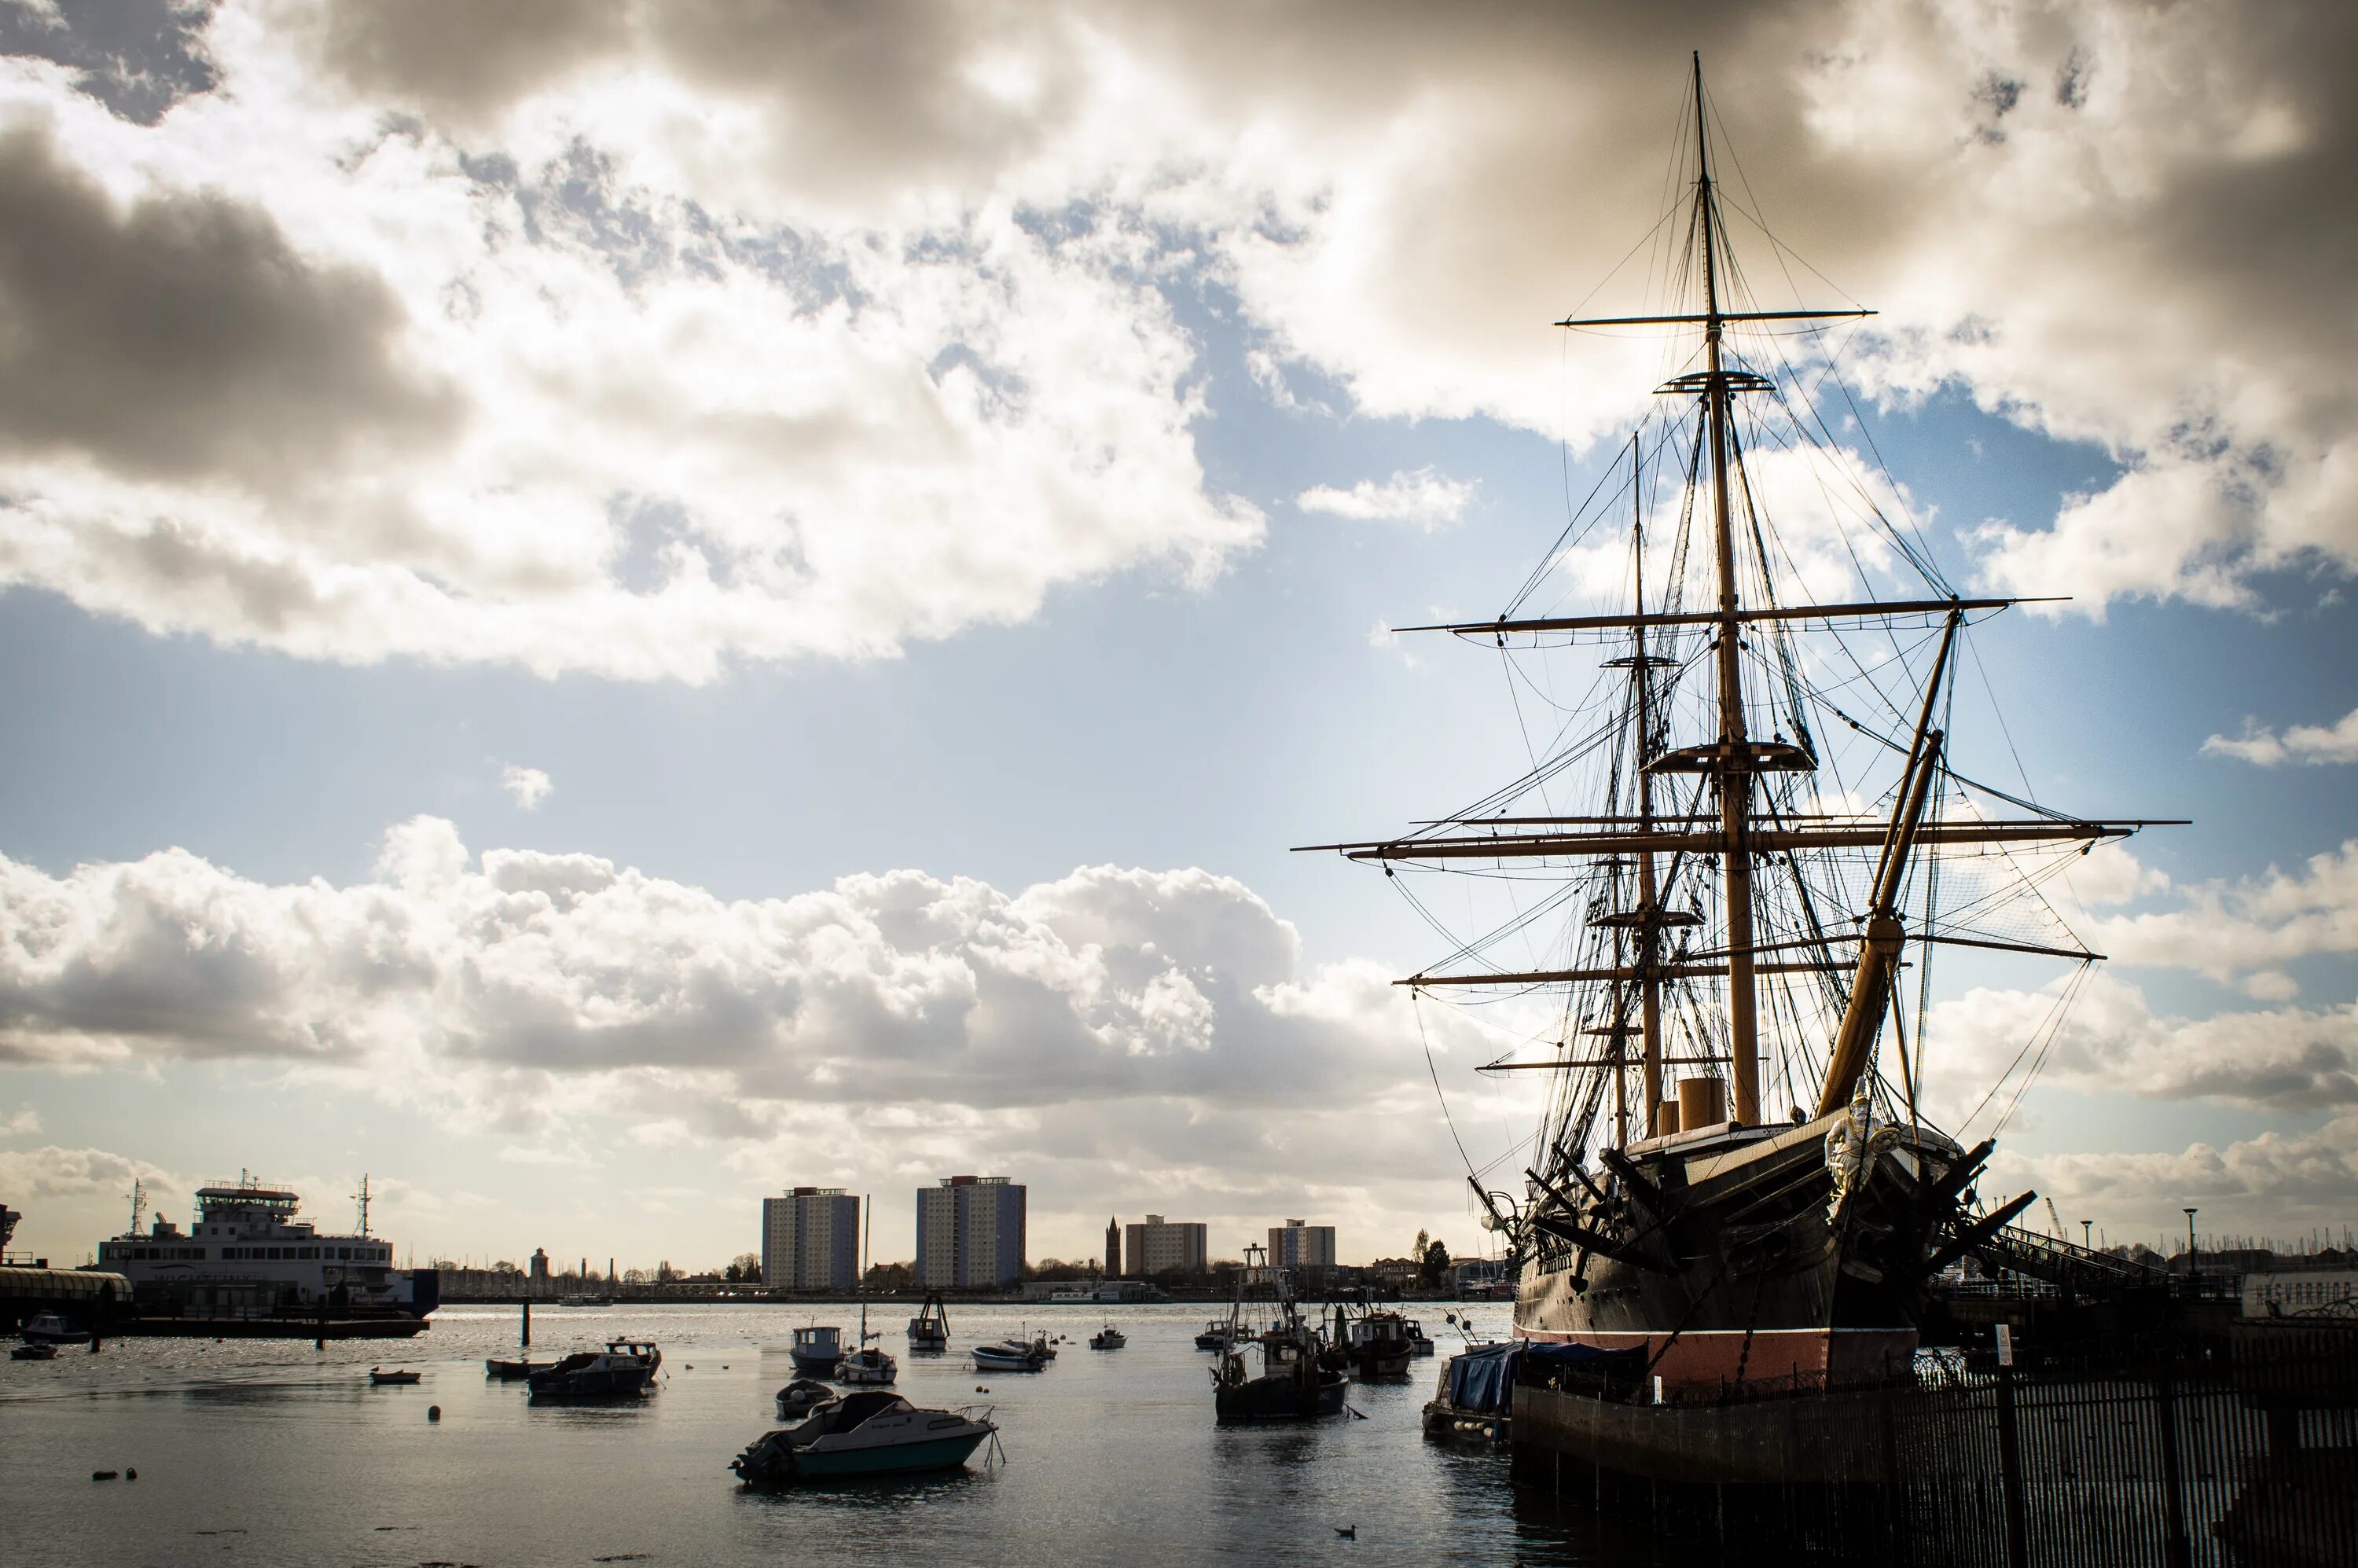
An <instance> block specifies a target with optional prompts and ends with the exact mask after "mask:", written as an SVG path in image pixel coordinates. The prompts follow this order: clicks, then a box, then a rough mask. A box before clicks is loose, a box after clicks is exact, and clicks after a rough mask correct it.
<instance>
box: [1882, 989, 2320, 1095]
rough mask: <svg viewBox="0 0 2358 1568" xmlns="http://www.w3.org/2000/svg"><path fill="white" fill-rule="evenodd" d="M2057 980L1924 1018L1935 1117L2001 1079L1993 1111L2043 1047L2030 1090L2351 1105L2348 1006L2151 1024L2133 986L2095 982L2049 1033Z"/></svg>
mask: <svg viewBox="0 0 2358 1568" xmlns="http://www.w3.org/2000/svg"><path fill="white" fill-rule="evenodd" d="M2066 983H2067V982H2063V981H2058V982H2056V983H2054V984H2052V985H2050V986H2046V987H2043V988H2041V989H2038V990H2031V991H2022V990H2000V989H1985V988H1977V989H1974V990H1971V991H1968V992H1966V993H1965V994H1964V995H1963V996H1962V997H1958V998H1955V999H1953V1000H1949V1001H1945V1002H1942V1003H1941V1004H1939V1005H1938V1006H1937V1007H1936V1008H1935V1009H1934V1010H1933V1016H1932V1018H1931V1022H1930V1026H1929V1029H1928V1033H1927V1038H1928V1039H1929V1040H1930V1041H1931V1052H1930V1055H1929V1058H1928V1060H1929V1065H1928V1066H1927V1068H1926V1073H1925V1076H1926V1079H1927V1082H1928V1084H1930V1085H1931V1087H1932V1097H1931V1098H1932V1100H1933V1102H1934V1103H1936V1105H1937V1108H1938V1112H1939V1114H1940V1115H1941V1116H1942V1117H1943V1118H1945V1119H1947V1120H1948V1121H1950V1122H1951V1123H1952V1124H1953V1123H1955V1122H1957V1121H1959V1120H1962V1119H1963V1116H1964V1114H1965V1113H1966V1112H1967V1111H1969V1110H1970V1109H1971V1108H1973V1106H1974V1104H1975V1103H1977V1102H1978V1101H1980V1099H1981V1098H1982V1095H1983V1093H1984V1091H1985V1090H1986V1089H1988V1088H1989V1087H1990V1086H1991V1085H1992V1084H1994V1083H1998V1082H1999V1081H2000V1080H2001V1079H2004V1080H2005V1082H2006V1087H2005V1088H2003V1089H2002V1090H2001V1092H2000V1093H1999V1094H1998V1095H1997V1096H1996V1098H1995V1100H1994V1101H1993V1102H1992V1103H1993V1105H1994V1107H1995V1108H1996V1109H1998V1110H2003V1109H2004V1108H2005V1107H2006V1105H2007V1104H2008V1103H2010V1101H2011V1099H2012V1097H2013V1095H2014V1092H2015V1089H2016V1087H2018V1085H2019V1081H2020V1080H2019V1077H2018V1076H2016V1075H2018V1074H2019V1073H2020V1072H2022V1071H2025V1070H2027V1069H2028V1066H2029V1065H2030V1062H2029V1060H2028V1057H2026V1055H2025V1050H2026V1046H2027V1045H2028V1046H2029V1047H2030V1048H2031V1054H2033V1055H2035V1054H2037V1052H2038V1049H2039V1047H2040V1046H2042V1045H2043V1046H2044V1050H2045V1054H2044V1059H2043V1063H2042V1065H2041V1066H2040V1070H2039V1078H2038V1081H2039V1083H2041V1084H2045V1085H2050V1086H2054V1087H2062V1088H2069V1089H2074V1090H2078V1091H2080V1092H2082V1093H2087V1094H2097V1095H2115V1094H2131V1095H2138V1096H2143V1097H2147V1098H2155V1099H2214V1100H2221V1101H2224V1102H2227V1103H2229V1104H2234V1105H2244V1106H2253V1107H2259V1108H2268V1109H2275V1110H2293V1111H2305V1110H2315V1109H2318V1108H2325V1107H2334V1106H2353V1107H2358V1003H2345V1004H2342V1005H2341V1006H2337V1007H2324V1008H2306V1009H2305V1008H2293V1007H2279V1008H2272V1009H2269V1010H2266V1011H2255V1012H2221V1013H2217V1014H2214V1015H2212V1016H2211V1017H2208V1018H2193V1019H2189V1018H2170V1017H2161V1016H2158V1015H2156V1014H2155V1013H2154V1012H2153V1011H2152V1010H2151V1009H2150V1008H2149V1007H2148V1006H2147V1002H2146V999H2145V995H2144V993H2143V992H2141V991H2140V990H2138V989H2137V988H2136V987H2135V986H2133V985H2130V984H2128V983H2126V982H2125V981H2123V980H2120V979H2115V978H2113V977H2111V976H2108V975H2101V974H2100V975H2097V976H2094V977H2093V978H2092V979H2088V980H2087V981H2086V982H2085V984H2084V985H2083V986H2082V989H2080V992H2079V994H2078V996H2077V998H2076V999H2075V1000H2073V1002H2072V1004H2071V1009H2070V1011H2069V1012H2068V1013H2066V1014H2065V1016H2064V1018H2063V1022H2062V1023H2061V1027H2058V1028H2052V1031H2051V1035H2050V1021H2051V1018H2052V1015H2053V1011H2054V1009H2055V1006H2056V1003H2057V1000H2058V999H2059V996H2060V994H2061V991H2062V989H2063V987H2064V985H2065V984H2066ZM1984 1125H1986V1123H1984Z"/></svg>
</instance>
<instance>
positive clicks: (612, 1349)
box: [525, 1339, 663, 1400]
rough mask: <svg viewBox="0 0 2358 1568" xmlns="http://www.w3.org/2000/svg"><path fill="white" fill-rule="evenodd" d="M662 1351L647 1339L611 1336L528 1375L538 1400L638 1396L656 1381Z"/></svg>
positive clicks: (527, 1378)
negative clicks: (601, 1345)
mask: <svg viewBox="0 0 2358 1568" xmlns="http://www.w3.org/2000/svg"><path fill="white" fill-rule="evenodd" d="M662 1365H663V1352H662V1351H661V1350H660V1349H658V1348H657V1347H656V1346H654V1343H653V1342H651V1341H648V1340H644V1339H610V1340H608V1341H607V1342H606V1348H604V1349H603V1350H577V1351H575V1352H574V1353H573V1354H572V1355H570V1356H568V1357H565V1358H564V1359H563V1360H561V1361H555V1362H551V1363H550V1364H549V1365H547V1366H546V1367H535V1368H533V1370H532V1371H531V1372H529V1373H527V1374H525V1381H526V1382H528V1383H530V1384H531V1385H532V1397H533V1398H534V1399H535V1400H612V1399H636V1398H637V1397H639V1396H640V1395H641V1394H644V1393H645V1392H646V1391H647V1390H648V1389H649V1387H650V1386H651V1385H652V1384H653V1383H654V1379H655V1371H656V1369H657V1368H660V1367H662Z"/></svg>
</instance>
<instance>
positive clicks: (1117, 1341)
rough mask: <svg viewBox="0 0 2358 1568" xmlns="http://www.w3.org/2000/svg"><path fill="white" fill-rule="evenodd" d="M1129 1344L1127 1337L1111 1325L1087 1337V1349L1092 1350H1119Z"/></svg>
mask: <svg viewBox="0 0 2358 1568" xmlns="http://www.w3.org/2000/svg"><path fill="white" fill-rule="evenodd" d="M1129 1343H1130V1339H1129V1337H1128V1336H1126V1335H1124V1334H1123V1333H1122V1331H1121V1330H1120V1329H1119V1328H1116V1327H1115V1326H1114V1325H1111V1324H1107V1325H1105V1326H1104V1327H1103V1328H1100V1329H1098V1331H1097V1332H1096V1333H1095V1334H1092V1335H1090V1336H1089V1348H1090V1349H1092V1350H1119V1349H1120V1348H1121V1347H1122V1346H1125V1345H1127V1344H1129Z"/></svg>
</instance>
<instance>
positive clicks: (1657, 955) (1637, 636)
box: [1629, 435, 1662, 1138]
mask: <svg viewBox="0 0 2358 1568" xmlns="http://www.w3.org/2000/svg"><path fill="white" fill-rule="evenodd" d="M1643 477H1644V476H1643V474H1642V472H1641V470H1640V466H1639V458H1638V438H1637V437H1636V436H1634V435H1632V436H1631V437H1630V438H1629V541H1630V553H1631V555H1632V557H1634V558H1635V561H1636V565H1637V579H1638V598H1637V604H1636V609H1637V611H1638V613H1639V614H1640V615H1643V614H1644V613H1645V612H1646V510H1645V500H1644V495H1643V492H1642V490H1641V488H1640V484H1641V481H1642V479H1643ZM1633 638H1634V648H1635V655H1636V656H1635V659H1634V661H1633V662H1634V664H1635V666H1636V667H1635V668H1634V669H1633V670H1632V672H1631V674H1632V676H1634V677H1635V679H1636V681H1637V683H1638V744H1637V759H1638V822H1639V831H1641V832H1648V831H1651V830H1652V828H1653V826H1654V775H1653V774H1652V773H1649V772H1647V764H1648V763H1649V762H1652V761H1653V760H1654V758H1653V747H1654V682H1653V671H1652V669H1651V667H1650V665H1649V663H1648V657H1647V654H1646V628H1645V626H1644V624H1643V623H1642V622H1641V623H1640V624H1639V625H1638V626H1637V627H1635V628H1633ZM1638 907H1639V911H1640V913H1641V914H1642V916H1643V922H1644V923H1643V924H1642V925H1639V927H1638V930H1639V943H1638V970H1639V973H1638V1009H1639V1029H1640V1030H1641V1031H1642V1032H1643V1038H1644V1048H1645V1074H1644V1076H1643V1079H1642V1082H1643V1083H1644V1084H1645V1087H1646V1136H1647V1137H1649V1138H1651V1137H1652V1136H1653V1135H1654V1124H1655V1122H1656V1121H1657V1120H1658V1119H1660V1116H1661V1113H1662V981H1661V977H1660V974H1659V973H1658V972H1657V971H1659V970H1660V968H1661V967H1662V964H1661V959H1662V905H1661V899H1660V894H1659V892H1658V891H1657V889H1656V886H1655V882H1654V852H1653V851H1652V850H1651V849H1640V850H1639V851H1638Z"/></svg>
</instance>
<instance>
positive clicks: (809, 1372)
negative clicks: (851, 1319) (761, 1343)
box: [786, 1323, 843, 1378]
mask: <svg viewBox="0 0 2358 1568" xmlns="http://www.w3.org/2000/svg"><path fill="white" fill-rule="evenodd" d="M786 1355H787V1356H788V1357H790V1358H791V1359H792V1360H793V1361H794V1364H795V1376H796V1377H798V1378H832V1377H834V1376H835V1369H836V1368H837V1367H838V1366H839V1365H840V1364H841V1363H842V1361H843V1330H841V1329H839V1328H838V1327H836V1326H835V1325H833V1324H831V1323H814V1324H810V1325H806V1326H805V1327H802V1328H797V1329H795V1338H794V1343H793V1344H792V1345H790V1346H787V1347H786Z"/></svg>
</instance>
